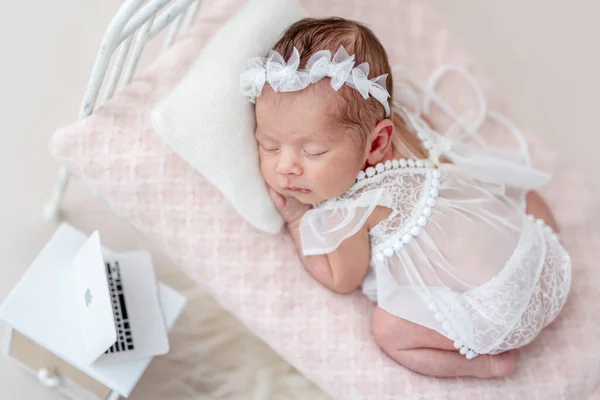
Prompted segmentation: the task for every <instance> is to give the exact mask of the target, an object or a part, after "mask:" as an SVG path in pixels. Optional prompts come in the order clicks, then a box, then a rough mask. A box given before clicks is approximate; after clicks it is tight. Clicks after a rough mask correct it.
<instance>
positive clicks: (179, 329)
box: [130, 272, 329, 400]
mask: <svg viewBox="0 0 600 400" xmlns="http://www.w3.org/2000/svg"><path fill="white" fill-rule="evenodd" d="M169 275H170V276H169V277H168V278H169V279H164V280H165V282H167V283H168V284H170V285H172V286H173V287H176V288H177V289H178V290H181V291H183V292H184V294H185V295H186V297H187V298H188V304H187V307H186V309H185V310H184V312H183V314H182V315H181V317H180V318H179V320H178V321H177V323H176V325H175V327H174V328H173V331H171V334H170V343H171V351H170V353H169V354H167V355H165V356H162V357H158V358H156V359H155V360H154V361H153V362H152V364H151V365H150V367H149V368H148V370H147V372H146V374H145V375H144V376H143V377H142V380H141V381H140V383H139V385H138V387H137V388H136V389H135V391H134V393H133V394H132V395H131V397H130V398H131V399H144V400H154V399H161V400H162V399H169V400H184V399H185V400H192V399H194V400H203V399H224V400H225V399H227V400H242V399H243V400H263V399H265V400H266V399H277V400H278V399H282V400H283V399H286V400H287V399H290V400H295V399H298V400H300V399H302V400H305V399H311V400H321V399H329V397H328V396H327V395H325V394H324V393H323V392H322V391H321V390H320V389H318V388H317V387H316V386H315V385H314V384H312V383H311V382H310V381H308V380H307V379H306V378H305V377H304V376H302V375H301V374H300V373H299V372H298V371H296V370H295V369H294V368H293V367H292V366H291V365H290V364H289V363H287V362H286V361H285V360H283V359H282V358H281V357H280V356H279V355H277V354H276V353H275V352H274V351H273V350H271V348H269V347H268V346H267V345H266V344H264V343H263V342H262V341H261V340H260V339H258V338H256V337H255V336H254V335H253V334H252V333H250V332H249V331H248V330H247V329H246V328H245V327H244V326H243V325H242V324H241V323H240V322H239V321H238V320H237V319H236V318H235V317H233V316H232V314H230V313H229V312H228V311H226V310H224V309H223V308H221V307H220V306H219V305H218V304H217V303H216V302H215V301H214V300H213V299H212V298H211V297H210V296H209V295H208V294H206V293H204V292H203V291H202V290H200V289H199V288H197V287H195V285H194V284H193V283H191V282H190V280H189V279H187V278H185V277H183V276H179V275H180V273H179V272H175V273H169ZM181 275H183V274H181ZM162 278H163V277H161V279H162ZM174 280H176V281H175V282H174ZM186 281H187V282H186ZM182 288H183V289H182Z"/></svg>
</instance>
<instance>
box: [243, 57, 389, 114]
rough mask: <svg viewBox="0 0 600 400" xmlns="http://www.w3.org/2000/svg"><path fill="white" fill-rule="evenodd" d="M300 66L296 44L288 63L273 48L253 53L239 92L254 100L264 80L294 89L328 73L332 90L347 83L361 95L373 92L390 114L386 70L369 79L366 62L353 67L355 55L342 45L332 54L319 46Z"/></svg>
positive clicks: (277, 87) (278, 88) (286, 89)
mask: <svg viewBox="0 0 600 400" xmlns="http://www.w3.org/2000/svg"><path fill="white" fill-rule="evenodd" d="M299 66H300V53H299V52H298V49H296V48H295V47H294V50H293V51H292V55H291V56H290V58H289V59H288V61H287V63H286V62H285V60H284V59H283V57H282V56H281V54H279V53H278V52H276V51H274V50H271V51H270V52H269V55H268V56H267V57H266V59H265V58H262V57H254V58H252V59H250V60H249V61H248V69H247V70H246V71H244V72H243V73H242V75H241V77H240V86H241V90H242V93H243V94H244V95H246V96H247V97H248V98H249V100H250V101H251V102H253V103H254V102H255V100H256V97H258V96H260V93H261V92H262V90H263V87H264V85H265V83H266V82H268V83H269V85H271V87H272V88H273V90H274V91H276V92H296V91H299V90H302V89H304V88H306V87H307V86H308V85H310V84H311V83H316V82H318V81H320V80H321V79H323V78H325V77H328V78H331V87H332V88H333V89H334V90H335V91H338V90H340V88H341V87H342V86H343V85H344V84H347V85H348V86H350V87H352V88H354V89H356V90H358V91H359V93H360V94H361V96H362V97H363V98H364V99H368V98H369V96H373V97H374V98H375V99H376V100H377V101H379V102H380V103H381V104H382V105H383V108H384V109H385V114H386V117H389V116H390V115H391V114H390V104H389V101H388V98H389V97H390V95H389V93H388V91H387V90H386V88H385V87H386V79H387V74H384V75H380V76H378V77H376V78H373V79H369V78H368V76H369V64H368V63H362V64H360V65H358V66H357V67H354V55H349V54H348V53H347V52H346V49H344V47H343V46H341V47H340V48H339V49H338V50H337V51H336V53H335V55H334V56H333V58H332V57H331V52H330V51H329V50H320V51H317V52H316V53H315V54H313V55H312V56H311V57H310V58H309V60H308V62H307V63H306V68H304V69H301V70H300V69H298V67H299Z"/></svg>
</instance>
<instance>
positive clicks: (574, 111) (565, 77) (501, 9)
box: [424, 0, 600, 189]
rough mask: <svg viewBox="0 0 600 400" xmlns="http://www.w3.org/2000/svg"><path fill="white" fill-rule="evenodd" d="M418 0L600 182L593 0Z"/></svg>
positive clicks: (523, 116)
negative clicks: (598, 174)
mask: <svg viewBox="0 0 600 400" xmlns="http://www.w3.org/2000/svg"><path fill="white" fill-rule="evenodd" d="M424 1H425V2H426V3H428V4H430V5H431V6H432V7H434V8H435V9H436V10H437V12H438V14H439V16H440V18H441V19H442V20H443V21H444V23H445V24H446V25H447V26H448V27H449V28H450V29H451V30H452V31H454V32H455V33H456V34H457V35H458V36H459V37H460V38H461V40H462V41H463V43H465V44H466V45H467V47H469V48H470V49H471V51H472V52H473V53H474V54H476V55H477V56H478V57H479V59H480V60H481V61H482V63H483V64H484V66H485V67H486V69H487V71H488V72H489V73H490V74H491V75H492V77H494V78H495V80H496V82H497V84H498V86H499V87H500V88H501V90H502V91H503V92H504V95H505V97H506V98H507V99H509V100H510V102H511V104H512V107H511V108H512V110H513V111H514V112H515V113H516V115H517V118H518V120H519V121H520V122H522V123H524V124H525V125H526V126H527V127H528V128H530V129H531V130H533V131H535V133H536V134H538V135H539V136H540V137H542V138H544V139H545V140H547V142H548V143H549V144H551V145H552V147H554V148H557V149H560V151H561V153H562V154H563V155H564V156H565V157H569V158H570V159H572V160H573V162H574V163H576V164H577V165H578V166H579V167H580V168H581V170H582V171H583V172H584V173H586V174H587V176H588V177H589V179H590V180H593V184H594V186H595V187H596V189H600V179H598V178H597V177H595V176H594V174H593V173H592V172H593V171H595V170H596V169H598V168H599V167H600V157H599V156H598V154H597V151H598V147H599V145H600V128H599V124H598V116H600V98H599V95H600V24H599V23H598V17H599V16H600V2H598V1H593V0H572V1H568V2H567V1H548V0H546V1H544V0H502V1H500V0H496V1H481V0H452V1H451V0H424Z"/></svg>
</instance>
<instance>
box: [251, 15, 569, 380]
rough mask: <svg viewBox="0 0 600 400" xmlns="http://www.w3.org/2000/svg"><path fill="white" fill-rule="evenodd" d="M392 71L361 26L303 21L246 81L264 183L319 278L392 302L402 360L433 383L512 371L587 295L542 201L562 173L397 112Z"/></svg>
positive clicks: (384, 320) (390, 347)
mask: <svg viewBox="0 0 600 400" xmlns="http://www.w3.org/2000/svg"><path fill="white" fill-rule="evenodd" d="M390 72H391V71H390V64H389V62H388V58H387V54H386V52H385V49H384V48H383V46H382V45H381V43H380V42H379V41H378V39H377V38H376V37H375V35H374V34H373V33H372V32H371V31H370V30H369V29H368V28H366V27H365V26H363V25H362V24H360V23H357V22H354V21H349V20H345V19H341V18H329V19H304V20H301V21H299V22H297V23H295V24H294V25H292V26H291V27H290V28H289V29H288V30H287V31H286V32H285V33H284V34H283V36H282V38H281V39H280V40H279V41H278V42H277V43H276V44H275V46H274V48H273V50H271V52H270V53H269V54H268V55H267V56H266V57H257V58H254V59H252V60H250V61H249V66H248V69H247V70H246V71H245V72H244V73H243V74H242V76H241V86H242V91H243V93H244V94H245V95H247V96H248V97H249V99H250V100H251V101H252V102H255V104H256V108H255V110H256V122H257V125H256V132H255V135H256V140H257V142H258V146H259V156H260V170H261V173H262V174H263V176H264V178H265V180H266V182H267V184H268V186H269V190H270V192H271V195H272V197H273V200H274V203H275V205H276V206H277V208H278V209H279V211H280V213H281V214H282V216H283V217H284V219H285V221H286V223H287V227H288V230H289V233H290V234H291V236H292V237H293V239H294V242H295V244H296V247H297V249H298V252H299V254H300V257H301V259H302V261H303V264H304V266H305V267H306V269H307V270H308V272H309V273H310V274H311V275H312V276H313V277H314V278H315V279H316V280H317V281H319V282H320V283H321V284H322V285H324V286H325V287H327V288H329V289H330V290H332V291H334V292H337V293H342V294H345V293H351V292H353V291H355V290H357V289H359V288H360V289H361V290H362V292H363V293H364V294H365V295H366V296H368V297H369V298H370V299H371V300H372V301H373V302H374V303H375V304H376V306H375V309H374V312H373V316H372V321H371V324H372V332H373V337H374V340H375V341H376V343H377V344H378V345H379V347H380V348H381V349H382V350H383V351H384V352H385V353H386V354H387V355H388V356H389V357H390V358H392V359H393V360H395V361H396V362H397V363H399V364H401V365H403V366H405V367H406V368H409V369H411V370H413V371H416V372H418V373H421V374H425V375H430V376H437V377H452V376H474V377H498V376H506V375H508V374H510V373H511V372H512V371H513V370H514V368H515V354H514V352H513V350H514V349H517V348H519V347H522V346H525V345H527V344H528V343H530V342H531V341H532V340H534V339H535V338H536V336H537V335H538V334H539V333H540V331H541V330H542V329H544V328H545V327H546V326H548V324H550V323H551V322H552V321H553V320H554V319H555V318H556V316H557V315H558V313H559V312H560V310H561V309H562V307H563V305H564V304H565V301H566V299H567V295H568V292H569V289H570V285H571V264H570V258H569V255H568V254H567V253H566V251H565V250H564V248H563V247H562V245H561V243H560V241H559V239H558V237H557V235H556V232H557V227H556V224H555V221H554V219H553V217H552V214H551V213H550V211H549V210H548V207H547V206H546V204H545V203H544V201H543V200H542V198H541V197H540V196H539V195H538V194H537V193H536V192H535V191H534V189H536V188H538V187H539V186H541V185H543V184H545V183H546V182H547V176H546V175H545V174H544V173H541V172H540V171H537V170H535V169H533V168H531V167H529V166H526V165H521V164H519V163H517V162H515V161H513V160H510V159H508V158H503V157H502V156H501V155H498V154H496V153H493V152H484V151H482V152H481V153H478V152H477V151H474V150H473V149H472V148H469V146H467V145H465V144H463V143H453V141H451V140H449V139H448V138H447V137H446V136H444V135H440V134H439V133H437V132H436V131H435V130H434V129H433V128H432V127H431V124H429V123H427V121H426V120H425V118H424V117H422V116H420V115H417V114H416V113H413V112H411V111H409V110H408V109H406V108H402V107H394V110H393V112H392V109H391V104H392V87H393V83H392V77H391V74H390Z"/></svg>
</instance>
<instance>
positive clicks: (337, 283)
mask: <svg viewBox="0 0 600 400" xmlns="http://www.w3.org/2000/svg"><path fill="white" fill-rule="evenodd" d="M299 225H300V221H299V220H298V221H291V222H289V223H288V230H289V231H290V234H291V236H292V238H293V239H294V244H295V245H296V250H297V251H298V254H299V255H300V259H301V260H302V263H303V264H304V266H305V267H306V269H307V270H308V272H310V274H311V275H312V276H313V277H314V278H315V279H316V280H317V281H319V282H320V283H321V284H322V285H323V286H325V287H327V288H328V289H330V290H332V291H334V292H336V293H340V294H347V293H352V292H353V291H355V290H356V289H358V287H359V286H360V284H361V283H362V281H363V279H364V278H365V275H366V274H367V271H368V269H369V252H370V244H369V232H368V230H367V228H366V227H363V228H362V229H361V230H359V231H358V232H357V233H356V234H354V235H353V236H351V237H349V238H348V239H346V240H344V241H343V242H342V244H340V246H339V247H338V248H337V249H336V250H334V251H333V252H331V253H329V254H323V255H316V256H304V255H302V243H301V241H300V232H299Z"/></svg>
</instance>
